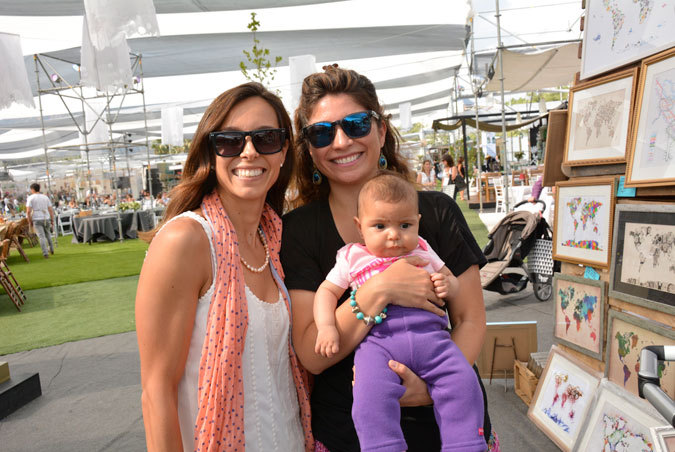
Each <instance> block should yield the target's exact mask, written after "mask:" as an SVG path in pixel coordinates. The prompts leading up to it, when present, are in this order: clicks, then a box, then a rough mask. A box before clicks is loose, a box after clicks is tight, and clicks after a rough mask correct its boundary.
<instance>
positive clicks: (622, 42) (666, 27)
mask: <svg viewBox="0 0 675 452" xmlns="http://www.w3.org/2000/svg"><path fill="white" fill-rule="evenodd" d="M668 5H670V6H671V7H670V8H669V7H668ZM585 9H586V13H585V21H584V30H583V32H584V40H583V46H582V55H581V74H580V77H581V80H585V79H587V78H589V77H593V76H596V75H599V74H602V73H604V72H608V71H610V70H612V69H615V68H618V67H621V66H624V65H626V64H629V63H632V62H634V61H639V60H641V59H643V58H645V57H648V56H649V55H652V54H655V53H658V52H660V51H662V50H665V49H667V48H669V47H671V46H672V45H673V35H672V30H673V29H675V11H673V8H672V4H669V3H668V2H660V3H659V2H656V4H653V6H652V7H651V8H645V9H644V10H641V9H640V5H639V4H638V3H636V2H634V1H632V0H615V1H613V2H612V5H611V7H606V6H605V2H604V1H603V0H587V1H586V8H585ZM641 13H642V14H641ZM615 17H620V18H621V20H620V21H619V20H618V19H615Z"/></svg>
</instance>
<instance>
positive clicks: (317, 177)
mask: <svg viewBox="0 0 675 452" xmlns="http://www.w3.org/2000/svg"><path fill="white" fill-rule="evenodd" d="M322 180H323V177H321V173H320V172H319V170H318V169H317V168H316V165H314V171H312V183H313V184H314V185H321V181H322Z"/></svg>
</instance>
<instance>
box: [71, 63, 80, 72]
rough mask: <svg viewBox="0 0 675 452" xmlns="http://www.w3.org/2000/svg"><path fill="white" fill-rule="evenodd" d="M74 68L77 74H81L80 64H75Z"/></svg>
mask: <svg viewBox="0 0 675 452" xmlns="http://www.w3.org/2000/svg"><path fill="white" fill-rule="evenodd" d="M72 68H73V70H74V71H75V72H80V65H79V64H73V65H72Z"/></svg>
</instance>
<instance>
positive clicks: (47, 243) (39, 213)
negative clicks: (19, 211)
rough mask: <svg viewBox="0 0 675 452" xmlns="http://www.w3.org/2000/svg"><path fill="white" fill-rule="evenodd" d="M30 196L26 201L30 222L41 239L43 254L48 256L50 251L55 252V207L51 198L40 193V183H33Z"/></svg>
mask: <svg viewBox="0 0 675 452" xmlns="http://www.w3.org/2000/svg"><path fill="white" fill-rule="evenodd" d="M30 193H31V194H30V196H28V200H27V201H26V213H27V214H28V224H30V225H32V226H33V229H34V230H35V234H37V236H38V238H39V239H40V247H41V248H42V255H43V256H44V257H45V259H46V258H48V257H49V253H51V254H54V244H53V243H52V233H51V230H52V225H53V224H54V209H52V203H51V201H50V200H49V198H48V197H47V196H45V195H43V194H42V193H40V184H31V186H30Z"/></svg>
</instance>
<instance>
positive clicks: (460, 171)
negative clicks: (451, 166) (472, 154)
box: [455, 157, 467, 200]
mask: <svg viewBox="0 0 675 452" xmlns="http://www.w3.org/2000/svg"><path fill="white" fill-rule="evenodd" d="M456 168H457V175H458V176H462V182H463V184H462V185H463V186H464V188H462V189H460V190H457V191H459V196H460V198H461V199H462V200H464V189H465V188H466V180H467V179H466V167H465V166H464V157H458V158H457V167H456ZM455 199H457V195H456V194H455Z"/></svg>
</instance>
